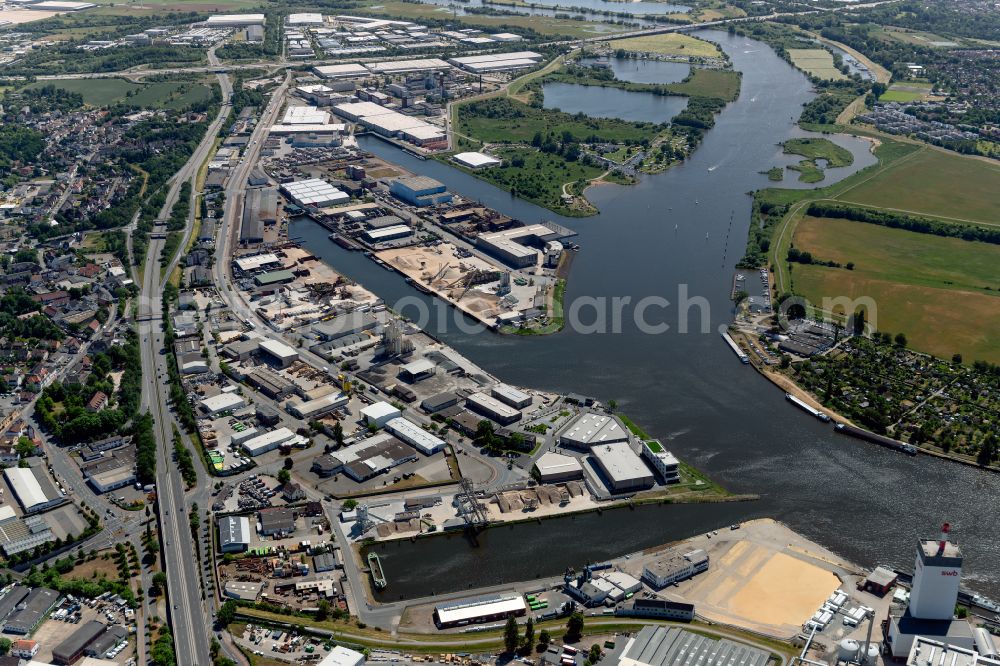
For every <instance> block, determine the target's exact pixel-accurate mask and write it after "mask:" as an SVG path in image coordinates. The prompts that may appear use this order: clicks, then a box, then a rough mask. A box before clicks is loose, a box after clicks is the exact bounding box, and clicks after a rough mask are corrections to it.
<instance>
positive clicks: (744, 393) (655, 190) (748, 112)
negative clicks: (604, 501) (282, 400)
mask: <svg viewBox="0 0 1000 666" xmlns="http://www.w3.org/2000/svg"><path fill="white" fill-rule="evenodd" d="M699 34H701V35H702V36H704V37H707V38H710V39H712V40H713V41H716V42H718V43H719V44H720V45H721V46H722V47H723V48H724V49H725V51H726V52H727V53H728V54H729V56H730V57H731V58H732V60H733V63H734V66H735V68H736V69H738V70H740V71H741V72H743V84H742V92H741V94H740V97H739V99H738V100H737V101H736V102H734V103H732V104H730V105H729V106H728V107H727V108H726V109H725V110H724V111H723V112H722V113H721V114H720V115H719V117H718V119H717V123H716V126H715V128H714V129H712V130H711V131H709V132H708V133H707V135H706V136H705V139H704V141H703V143H702V145H701V146H700V147H699V148H698V150H697V151H696V152H695V153H694V155H693V156H692V157H691V158H690V159H689V160H688V161H687V162H686V163H684V164H682V165H679V166H677V167H674V168H672V169H670V170H669V171H667V172H666V173H663V174H660V175H657V176H649V177H643V179H642V180H641V182H640V183H639V184H638V185H635V186H632V187H619V186H613V185H607V186H601V187H598V188H593V189H591V190H590V191H589V192H588V196H589V197H590V199H591V200H592V201H593V203H594V204H595V205H596V206H597V207H598V208H599V209H600V211H601V213H600V214H599V215H596V216H593V217H589V218H582V219H566V218H559V217H557V216H555V215H553V214H552V213H550V212H549V211H545V210H542V209H540V208H538V207H536V206H533V205H531V204H529V203H527V202H524V201H521V200H518V199H515V198H513V197H511V196H510V195H509V194H508V193H506V192H503V191H501V190H498V189H496V188H494V187H491V186H489V185H487V184H486V183H483V182H482V181H479V180H477V179H475V178H473V177H471V176H469V175H467V174H464V173H462V172H460V171H457V170H455V169H452V168H450V167H448V166H447V165H445V164H441V163H439V162H436V161H432V160H428V161H419V160H416V159H414V158H412V157H410V156H408V155H406V154H404V153H402V152H401V151H399V150H397V149H395V148H394V147H391V146H389V145H388V144H385V143H383V142H381V141H378V140H376V139H369V140H365V141H364V144H363V145H364V147H365V148H366V149H368V150H371V151H372V152H375V153H377V154H379V155H382V156H384V157H386V158H388V159H390V160H393V161H395V162H397V163H400V164H402V165H404V166H405V167H407V168H409V169H411V170H413V171H416V172H419V173H424V174H426V175H429V176H431V177H433V178H436V179H438V180H440V181H442V182H444V183H446V184H447V185H448V187H449V188H450V189H451V190H453V191H455V192H458V193H460V194H462V195H464V196H467V197H471V198H474V199H478V200H480V201H482V202H483V203H485V204H486V205H489V206H491V207H493V208H496V209H498V210H501V211H503V212H505V213H508V214H510V215H513V216H515V217H518V218H520V219H523V220H525V221H526V222H534V221H537V220H541V219H556V220H557V221H558V222H560V223H561V224H564V225H566V226H569V227H571V228H573V229H575V230H576V231H578V232H579V236H578V237H577V238H575V239H574V240H575V241H576V242H578V243H579V244H580V245H581V246H582V249H581V251H580V252H579V253H578V254H577V256H576V258H575V261H574V263H573V267H572V272H571V274H570V279H569V286H568V289H567V301H566V302H567V307H573V304H574V303H576V304H578V305H579V304H587V303H600V302H601V300H600V299H610V298H613V297H621V298H626V297H627V298H629V299H631V301H632V303H635V302H636V301H638V300H639V299H641V298H643V297H646V296H656V297H660V298H665V299H667V300H668V301H669V302H670V305H669V306H667V307H663V308H660V309H654V310H655V311H656V312H657V315H658V316H657V317H656V319H658V320H659V321H660V323H664V324H667V325H669V329H668V330H666V332H662V333H659V334H650V333H648V332H643V330H642V329H641V328H640V327H639V326H637V325H635V323H634V322H633V321H632V320H631V318H630V317H629V316H628V314H629V311H628V310H627V309H626V310H625V313H626V316H625V317H624V318H623V324H622V328H621V331H620V332H617V333H601V332H592V331H585V330H570V329H567V330H566V331H564V332H562V333H560V334H558V335H554V336H548V337H542V338H524V337H513V336H510V337H506V336H505V337H498V336H496V335H492V334H488V333H483V334H478V335H466V334H463V333H461V332H459V331H457V330H453V329H454V327H448V328H446V329H444V330H435V331H434V332H435V334H436V335H438V336H439V337H441V338H442V339H443V340H444V341H446V342H447V343H449V344H451V345H453V346H454V347H455V348H457V349H458V350H459V351H460V352H462V353H463V354H465V355H466V356H468V357H469V358H470V359H472V360H474V361H475V362H477V363H479V364H480V365H482V366H483V367H484V368H485V369H486V370H488V371H489V372H491V373H493V374H495V375H497V376H498V377H500V378H502V379H503V380H505V381H509V382H512V383H514V384H519V385H523V386H530V387H538V388H544V389H549V390H555V391H564V392H568V391H576V392H579V393H583V394H587V395H593V396H596V397H598V398H601V399H604V400H609V399H615V400H617V401H618V405H619V409H621V410H622V411H624V412H626V413H628V414H629V415H631V416H632V417H633V418H634V419H635V420H636V421H637V422H638V423H639V424H640V425H642V426H643V427H644V428H645V429H646V430H647V431H648V432H650V433H651V434H652V435H654V436H656V437H659V438H660V439H662V440H663V441H664V442H665V443H666V444H667V445H668V446H669V447H670V449H672V450H673V451H674V452H675V453H676V454H677V455H678V456H680V457H682V458H683V459H685V460H687V461H689V462H691V463H693V464H694V465H697V466H698V467H700V468H701V469H703V470H705V471H706V472H707V473H709V474H710V475H711V476H712V477H713V478H714V479H715V480H717V481H719V482H720V483H722V484H723V485H725V486H726V487H728V488H729V489H731V490H732V491H735V492H740V493H756V494H759V495H760V496H761V499H760V500H759V501H756V502H751V503H739V504H725V505H695V506H681V505H661V506H655V507H646V508H643V509H641V510H636V511H629V510H623V511H619V512H614V513H607V512H606V513H605V514H603V515H589V516H579V517H576V518H562V519H557V520H550V521H545V522H542V523H540V524H522V525H518V526H514V527H503V528H500V529H497V530H491V531H489V532H487V533H486V535H485V536H484V537H482V538H481V540H480V543H479V544H478V546H476V545H473V544H470V543H468V542H467V541H466V540H464V539H463V538H462V537H454V536H453V537H434V538H427V539H420V540H417V541H416V542H412V543H411V542H409V541H406V542H402V543H399V544H395V545H386V546H383V547H381V548H382V551H383V552H384V553H385V558H384V565H385V567H386V570H387V573H388V576H389V588H388V589H387V590H386V598H387V599H398V598H411V597H415V596H422V595H425V594H429V593H431V592H435V593H443V592H445V591H448V590H454V589H456V586H459V588H460V587H464V586H466V585H473V586H480V585H492V584H496V583H497V582H498V581H511V580H519V579H528V578H532V577H534V576H536V575H538V574H542V575H549V574H557V573H559V572H561V571H562V570H563V569H564V568H565V566H566V565H570V564H572V565H577V566H578V565H581V564H583V563H586V562H588V561H595V560H599V559H602V558H606V557H609V556H612V555H616V554H624V553H627V552H630V551H633V550H636V549H639V548H642V547H644V546H647V545H651V544H654V543H661V542H666V541H670V540H672V539H675V538H679V537H683V536H687V535H690V534H695V533H698V532H706V531H709V530H712V529H718V528H720V527H724V526H727V525H729V524H730V523H733V522H736V521H738V520H742V519H745V518H751V517H760V516H769V517H773V518H775V519H777V520H779V521H782V522H784V523H786V524H788V525H789V526H790V527H792V528H793V529H795V530H796V531H798V532H800V533H802V534H804V535H805V536H807V537H809V538H811V539H813V540H815V541H817V542H819V543H820V544H822V545H824V546H826V547H827V548H830V549H831V550H833V551H835V552H837V553H839V554H840V555H842V556H844V557H846V558H848V559H850V560H852V561H855V562H858V563H859V564H863V565H869V566H870V565H875V564H878V563H884V564H890V565H894V566H900V567H906V568H909V567H911V566H912V565H913V555H914V539H916V538H917V537H924V536H927V535H934V534H936V533H937V530H938V528H939V526H940V524H941V523H942V522H944V521H949V522H951V524H952V533H953V535H954V537H955V538H956V539H957V540H958V542H959V543H960V544H961V545H962V547H963V549H964V551H965V555H966V561H965V565H966V566H965V571H966V574H965V583H966V585H968V586H969V587H971V588H974V589H977V590H980V591H982V592H984V593H986V594H990V595H992V596H1000V539H997V538H996V535H997V533H998V528H1000V475H992V474H988V473H985V472H981V471H979V470H976V469H974V468H969V467H965V466H960V465H957V464H951V463H945V462H941V461H936V460H931V459H928V458H926V457H923V456H917V457H915V458H911V457H907V456H903V455H899V454H895V453H892V452H890V451H888V450H885V449H882V448H879V447H875V446H871V445H867V444H864V443H861V442H859V441H856V440H853V439H850V438H847V437H843V436H839V435H835V434H834V433H833V429H832V427H831V426H830V425H824V424H822V423H820V422H818V421H817V420H815V419H814V418H812V417H810V416H808V415H806V414H804V413H803V412H801V411H800V410H797V409H795V408H794V407H792V406H790V405H788V404H787V403H786V402H785V400H784V396H783V395H782V391H781V390H779V389H777V388H775V387H774V386H772V385H771V384H770V383H769V382H768V381H767V380H765V379H764V378H762V377H761V376H759V375H758V374H757V373H756V372H754V371H753V370H752V369H751V368H748V367H746V366H744V365H741V364H740V362H739V361H738V360H737V359H736V357H735V356H734V355H733V353H732V351H730V350H729V348H728V347H727V346H726V345H725V344H724V343H723V341H722V340H721V339H720V337H719V333H718V330H719V327H722V326H724V325H725V324H726V323H727V322H729V321H730V319H731V305H730V302H729V300H728V296H729V294H728V291H729V287H730V278H731V275H732V272H731V271H732V266H733V264H734V263H735V262H736V261H737V260H738V259H739V258H740V256H741V255H742V253H743V249H744V244H745V238H746V232H747V225H748V224H749V217H750V215H749V213H750V204H751V199H750V196H749V195H748V193H749V192H752V191H753V190H755V189H758V188H760V187H767V186H768V185H769V182H768V181H767V177H766V176H765V175H763V174H762V173H761V172H764V171H767V169H768V168H770V167H772V166H775V165H778V164H787V163H788V158H787V156H784V155H782V152H781V147H780V145H779V144H780V143H781V142H782V141H784V140H786V139H788V138H791V137H797V136H805V135H807V134H806V133H805V132H803V131H802V130H800V129H799V128H798V127H797V126H796V125H795V122H794V121H795V119H796V118H797V117H798V115H799V112H800V110H801V108H802V104H803V103H805V102H807V101H808V100H809V99H811V97H812V95H813V93H812V92H811V90H810V85H809V82H808V81H807V79H806V78H805V77H804V76H803V75H802V74H801V73H799V72H798V71H797V70H795V69H793V68H792V67H791V66H789V65H788V64H787V63H785V62H784V61H783V60H781V59H780V58H778V57H777V56H776V55H775V54H774V53H773V51H771V49H770V48H768V47H767V46H766V45H764V44H762V43H759V42H754V41H751V40H747V39H745V38H742V37H739V36H735V35H729V34H728V33H725V32H717V31H716V32H702V33H699ZM664 120H667V119H666V118H665V119H664ZM834 140H835V141H836V142H837V143H838V144H840V145H843V146H844V147H846V148H848V149H850V150H851V152H852V153H853V154H854V155H855V164H854V165H853V166H852V167H849V168H845V169H843V170H840V171H837V170H831V172H830V173H829V174H828V176H827V180H826V181H825V183H829V182H833V181H834V180H836V179H837V178H839V177H842V176H843V175H846V174H847V173H850V172H853V171H854V170H856V169H858V168H860V167H863V166H865V165H867V164H871V163H873V162H874V158H873V157H872V156H871V155H870V154H869V153H868V150H867V144H866V143H865V142H863V141H861V140H858V139H852V138H848V137H834ZM781 186H782V187H806V186H805V185H802V184H799V183H798V182H797V181H795V180H794V179H790V178H789V179H786V181H785V182H784V183H782V184H781ZM291 233H292V234H293V235H295V236H299V237H301V238H302V241H303V243H304V244H305V245H306V246H307V247H308V248H309V249H310V250H311V251H312V252H314V253H315V254H316V255H318V256H320V257H323V258H324V259H326V260H327V261H329V262H330V263H331V264H332V265H333V266H334V267H335V268H337V269H339V270H341V271H342V272H344V273H345V274H347V275H349V276H350V277H352V278H355V279H357V280H358V281H360V282H361V283H362V284H364V285H366V286H367V287H369V288H371V289H372V290H373V291H375V292H376V293H377V294H378V295H379V296H381V297H382V298H384V299H385V300H386V301H387V302H388V303H389V304H390V305H391V304H392V303H394V302H396V301H398V300H399V299H400V298H402V297H404V296H411V297H412V296H419V295H417V294H416V292H414V291H413V290H412V289H411V288H410V287H409V286H408V285H406V284H405V282H403V280H402V279H401V278H399V276H397V275H395V274H391V273H388V272H387V271H384V270H383V269H381V268H379V267H377V266H376V265H375V264H373V263H371V262H370V261H368V260H366V259H365V258H364V257H363V256H362V255H360V254H357V253H355V254H352V253H349V252H346V251H344V250H342V249H340V248H339V247H337V246H336V245H334V244H333V243H331V242H329V241H328V240H327V232H326V231H325V230H323V229H322V228H321V227H319V226H318V225H316V224H314V223H312V222H309V221H305V220H303V221H299V222H296V223H295V224H294V226H293V229H292V232H291ZM424 298H426V297H424ZM647 314H649V313H647ZM580 319H582V320H586V321H589V320H590V319H593V316H591V315H589V310H587V309H584V310H583V311H582V314H581V317H580ZM650 319H652V317H647V321H649V320H650ZM702 319H704V322H703V321H702Z"/></svg>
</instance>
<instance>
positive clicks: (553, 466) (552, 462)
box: [535, 451, 583, 479]
mask: <svg viewBox="0 0 1000 666" xmlns="http://www.w3.org/2000/svg"><path fill="white" fill-rule="evenodd" d="M535 467H537V468H538V473H539V474H540V475H541V477H542V478H543V479H545V478H547V477H551V476H561V475H563V474H573V473H577V472H581V473H582V472H583V466H582V465H580V461H579V460H577V459H576V458H574V457H573V456H564V455H563V454H561V453H552V452H551V451H550V452H548V453H545V454H543V455H542V457H540V458H539V459H538V460H536V461H535Z"/></svg>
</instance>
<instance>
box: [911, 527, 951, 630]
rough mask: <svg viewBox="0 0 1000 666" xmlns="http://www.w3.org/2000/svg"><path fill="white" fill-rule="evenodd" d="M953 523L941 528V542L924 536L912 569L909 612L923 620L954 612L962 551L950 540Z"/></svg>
mask: <svg viewBox="0 0 1000 666" xmlns="http://www.w3.org/2000/svg"><path fill="white" fill-rule="evenodd" d="M949 530H950V526H949V525H948V523H945V524H944V526H943V527H942V528H941V538H940V539H939V540H938V541H934V540H932V539H926V540H925V539H921V540H920V542H919V543H918V544H917V561H916V564H915V565H914V568H913V589H912V590H911V592H910V615H912V616H913V617H915V618H918V619H921V620H950V619H952V617H953V616H954V615H955V604H956V603H957V601H958V585H959V582H960V581H961V579H962V551H961V550H960V549H959V547H958V545H957V544H954V543H951V542H950V541H948V532H949Z"/></svg>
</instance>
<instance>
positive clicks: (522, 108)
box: [458, 97, 663, 143]
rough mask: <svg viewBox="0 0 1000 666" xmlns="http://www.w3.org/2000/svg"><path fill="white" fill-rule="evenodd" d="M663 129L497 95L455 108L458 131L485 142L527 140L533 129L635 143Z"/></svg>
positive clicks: (559, 136)
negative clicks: (574, 112)
mask: <svg viewBox="0 0 1000 666" xmlns="http://www.w3.org/2000/svg"><path fill="white" fill-rule="evenodd" d="M662 129H663V127H662V126H661V125H657V124H655V123H631V122H628V121H625V120H617V119H614V118H588V117H586V116H577V115H573V114H569V113H562V112H560V111H553V110H548V109H539V108H535V107H532V106H528V105H527V104H523V103H521V102H518V101H517V100H513V99H509V98H499V97H498V98H493V99H488V100H483V101H480V102H472V103H470V104H463V105H462V106H460V107H459V109H458V131H459V133H460V134H463V135H465V136H468V137H471V138H474V139H476V140H478V141H480V142H486V143H527V142H530V141H531V140H532V138H533V137H534V136H535V133H536V132H540V133H541V134H542V135H543V136H549V135H552V136H554V137H556V138H557V139H558V140H562V139H563V137H565V136H567V133H568V136H569V137H571V138H572V139H573V140H575V141H586V140H588V139H591V138H596V139H598V140H600V141H604V142H608V143H636V142H639V141H642V140H643V139H652V138H653V137H654V136H656V134H657V133H659V132H660V131H661V130H662Z"/></svg>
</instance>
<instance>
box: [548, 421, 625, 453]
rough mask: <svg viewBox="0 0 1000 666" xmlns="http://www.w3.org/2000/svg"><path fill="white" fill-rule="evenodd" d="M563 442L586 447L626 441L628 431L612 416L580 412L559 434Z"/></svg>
mask: <svg viewBox="0 0 1000 666" xmlns="http://www.w3.org/2000/svg"><path fill="white" fill-rule="evenodd" d="M559 439H560V441H562V442H563V443H570V444H575V445H577V446H582V447H588V446H596V445H598V444H610V443H613V442H627V441H628V440H629V433H628V431H627V430H626V429H625V426H623V425H622V423H621V421H619V420H618V419H617V418H615V417H614V416H605V415H604V414H593V413H587V414H581V415H580V416H579V417H577V419H576V420H575V421H573V423H571V424H570V426H569V427H568V428H567V429H566V430H565V431H563V433H562V434H561V435H560V436H559Z"/></svg>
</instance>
